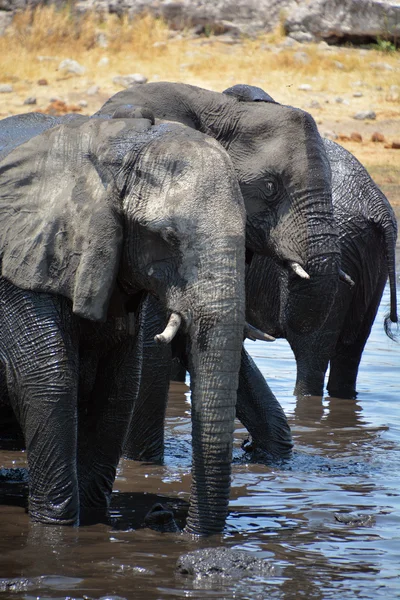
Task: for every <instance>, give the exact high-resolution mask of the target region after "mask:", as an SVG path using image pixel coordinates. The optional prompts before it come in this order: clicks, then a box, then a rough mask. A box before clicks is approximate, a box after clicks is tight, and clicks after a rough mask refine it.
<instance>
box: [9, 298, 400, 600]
mask: <svg viewBox="0 0 400 600" xmlns="http://www.w3.org/2000/svg"><path fill="white" fill-rule="evenodd" d="M387 298H388V295H387V292H386V294H385V297H384V300H383V304H382V308H381V309H380V313H379V315H378V318H377V322H376V325H375V326H374V329H373V332H372V335H371V338H370V340H369V342H368V345H367V348H366V351H365V354H364V357H363V361H362V365H361V370H360V378H359V379H360V385H359V390H360V394H359V397H358V399H357V401H355V400H341V399H338V398H329V397H327V398H317V397H306V398H305V397H298V398H294V397H293V396H292V394H291V390H292V389H293V387H294V379H295V369H294V363H293V359H292V357H291V353H290V350H289V348H288V346H287V344H285V343H284V342H281V341H280V342H276V343H275V344H264V345H263V344H262V343H261V342H256V343H254V344H253V343H249V344H248V349H249V351H250V353H251V354H252V355H253V357H254V358H255V360H256V362H257V364H258V366H259V367H260V369H261V370H262V372H263V373H264V375H265V376H267V378H268V381H269V383H270V385H271V387H272V389H273V390H274V392H275V393H276V395H277V396H278V398H279V399H280V400H281V402H282V405H283V407H284V409H285V411H286V413H287V415H288V417H289V420H290V424H291V427H292V431H293V438H294V442H295V451H294V456H293V458H292V459H291V460H290V461H288V462H287V463H285V464H284V465H271V464H269V465H263V464H254V463H251V462H246V461H247V458H248V457H247V456H244V455H243V452H242V450H241V449H240V445H241V442H242V440H243V439H244V438H245V437H246V432H245V430H244V429H243V427H242V426H241V425H240V423H238V426H237V429H236V433H235V462H234V466H233V486H232V495H231V504H230V508H231V512H230V515H229V518H228V523H227V528H226V533H225V535H224V536H223V538H222V539H221V537H218V538H217V539H207V540H199V541H194V540H190V539H188V538H186V537H184V536H182V535H179V534H174V533H167V534H159V533H156V532H154V531H151V530H148V529H143V528H142V527H141V524H142V523H143V519H144V516H145V514H146V512H147V511H148V509H149V508H150V507H151V506H152V505H153V504H154V503H155V502H156V501H159V500H160V499H162V501H163V503H164V502H169V503H170V506H171V507H172V508H173V510H174V511H175V514H176V515H177V517H178V519H179V518H180V519H181V520H182V519H183V518H184V515H185V511H186V506H187V505H186V501H187V500H188V497H189V491H190V466H191V446H190V429H191V427H190V405H189V402H188V398H187V388H186V387H185V386H184V385H183V384H177V385H174V386H172V387H171V394H170V400H169V408H168V420H167V431H166V453H165V463H164V464H163V465H153V464H149V463H134V462H130V461H126V460H124V461H121V464H120V466H119V469H118V475H117V480H116V483H115V493H114V495H113V504H112V509H111V511H110V520H109V522H108V523H104V524H101V523H98V524H96V525H91V526H83V527H80V528H53V527H48V526H42V525H35V524H32V523H30V522H29V520H28V517H27V514H26V512H25V504H26V496H25V494H26V484H24V482H23V480H22V481H19V482H18V481H15V482H13V483H8V484H4V483H2V482H1V481H0V528H1V534H0V591H1V590H2V589H3V590H5V589H8V591H6V592H4V594H3V595H2V594H1V593H0V600H1V598H2V597H4V598H8V597H9V596H11V597H12V598H25V599H30V598H36V597H40V598H65V597H74V598H83V597H84V596H85V597H89V598H101V597H104V596H108V597H109V596H111V595H114V596H120V597H122V598H129V599H130V598H139V599H142V598H146V600H153V599H154V600H156V599H157V600H164V599H165V600H167V599H170V598H188V597H189V598H199V599H200V598H201V599H208V598H216V599H218V600H221V599H223V598H227V599H233V598H235V599H237V598H243V599H251V600H255V599H262V600H264V599H265V598H268V599H269V598H278V599H281V600H291V599H293V600H298V599H299V598H306V599H307V600H311V599H315V600H326V599H330V598H332V599H333V598H334V599H335V600H337V598H340V600H354V598H363V599H373V600H377V599H380V598H385V600H387V599H392V598H396V597H400V583H399V566H398V565H399V564H400V543H399V539H400V499H399V490H400V405H399V402H398V394H399V390H400V373H399V369H398V365H399V358H400V348H399V346H398V345H395V344H394V343H393V342H390V341H389V340H387V339H386V338H385V336H384V333H383V329H382V325H381V323H382V317H383V314H384V312H385V305H386V304H387ZM268 374H269V377H268ZM24 465H25V454H24V453H21V452H11V451H3V452H0V467H1V466H4V467H11V466H13V467H23V466H24ZM221 543H222V544H224V545H227V546H231V547H236V548H241V549H245V550H248V551H252V552H257V553H258V554H259V556H260V557H264V558H266V559H268V560H270V561H272V563H273V564H274V566H275V567H276V572H275V574H274V575H271V576H268V577H267V578H254V579H243V580H242V581H239V582H234V583H229V582H226V583H225V584H224V583H220V584H218V585H217V584H214V583H212V584H210V582H207V581H204V580H203V581H202V580H200V581H196V582H191V581H189V580H187V579H185V578H184V577H182V576H181V577H177V576H175V575H174V565H175V563H176V560H177V558H178V556H179V555H180V554H182V553H184V552H186V551H190V550H194V549H196V548H199V547H207V546H210V545H215V546H218V545H221ZM1 578H8V579H7V581H6V582H4V581H3V582H2V581H1ZM11 578H25V579H18V581H19V582H20V588H15V587H14V588H13V589H14V590H15V591H12V592H10V589H11V586H12V585H13V584H12V582H10V579H11ZM18 589H20V591H18Z"/></svg>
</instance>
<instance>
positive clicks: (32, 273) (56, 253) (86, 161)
mask: <svg viewBox="0 0 400 600" xmlns="http://www.w3.org/2000/svg"><path fill="white" fill-rule="evenodd" d="M108 123H110V126H109V128H108V130H110V132H111V133H113V132H114V134H115V131H114V130H117V129H121V127H123V124H121V123H120V124H118V123H117V122H114V123H111V122H110V121H109V122H108ZM100 126H101V124H100V123H99V122H96V120H88V121H85V122H84V123H83V124H82V122H81V121H78V122H74V121H72V122H69V123H67V124H63V125H59V126H57V127H55V128H53V129H49V130H47V131H45V132H44V133H43V134H41V135H39V136H36V137H35V138H33V139H31V140H29V141H28V142H26V143H25V144H22V145H21V146H18V148H16V149H15V150H14V151H12V152H11V153H10V154H9V155H8V156H7V157H6V158H5V159H4V160H2V161H1V162H0V255H1V259H2V265H1V267H2V275H3V276H4V277H6V278H7V279H8V280H9V281H11V282H12V283H13V284H15V285H16V286H18V287H20V288H23V289H27V290H32V291H36V292H47V293H52V294H61V295H63V296H66V297H67V298H69V299H70V300H71V301H72V303H73V311H74V313H76V314H77V315H80V316H82V317H84V318H88V319H92V320H105V319H106V316H107V308H108V303H109V300H110V296H111V293H112V290H113V287H114V284H115V280H116V276H117V272H118V268H119V262H120V254H121V248H122V239H123V234H122V221H121V214H120V209H119V198H118V195H117V194H116V192H115V189H114V185H113V182H112V178H110V177H109V176H107V173H104V170H103V167H102V164H101V157H99V153H98V152H97V151H96V144H97V143H98V138H99V135H101V128H100ZM117 133H118V132H117ZM103 137H104V136H103ZM102 143H104V139H102Z"/></svg>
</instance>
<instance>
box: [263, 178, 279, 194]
mask: <svg viewBox="0 0 400 600" xmlns="http://www.w3.org/2000/svg"><path fill="white" fill-rule="evenodd" d="M276 192H277V187H276V183H275V181H273V180H272V179H266V180H265V184H264V193H265V195H266V196H268V197H270V196H274V195H275V194H276Z"/></svg>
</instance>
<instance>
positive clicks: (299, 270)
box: [289, 262, 310, 279]
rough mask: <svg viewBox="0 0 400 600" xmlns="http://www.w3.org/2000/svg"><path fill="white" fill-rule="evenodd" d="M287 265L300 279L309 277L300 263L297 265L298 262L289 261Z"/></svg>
mask: <svg viewBox="0 0 400 600" xmlns="http://www.w3.org/2000/svg"><path fill="white" fill-rule="evenodd" d="M289 267H290V268H291V269H292V271H294V273H296V275H298V276H299V277H301V278H302V279H310V276H309V274H308V273H307V272H306V271H305V270H304V269H303V267H302V266H301V265H299V263H297V262H290V263H289Z"/></svg>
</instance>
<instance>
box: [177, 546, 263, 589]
mask: <svg viewBox="0 0 400 600" xmlns="http://www.w3.org/2000/svg"><path fill="white" fill-rule="evenodd" d="M176 573H177V574H179V575H184V576H187V577H191V578H194V579H210V580H219V579H222V580H225V581H226V580H228V581H229V580H237V579H242V578H244V577H263V576H264V577H268V576H271V575H274V574H275V569H274V567H273V565H271V563H269V562H268V561H266V560H264V559H260V558H257V556H255V554H254V553H252V552H246V551H244V550H235V549H231V548H225V547H223V546H222V547H220V548H204V549H202V550H195V551H194V552H188V553H187V554H183V555H182V556H180V557H179V558H178V561H177V563H176Z"/></svg>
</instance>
